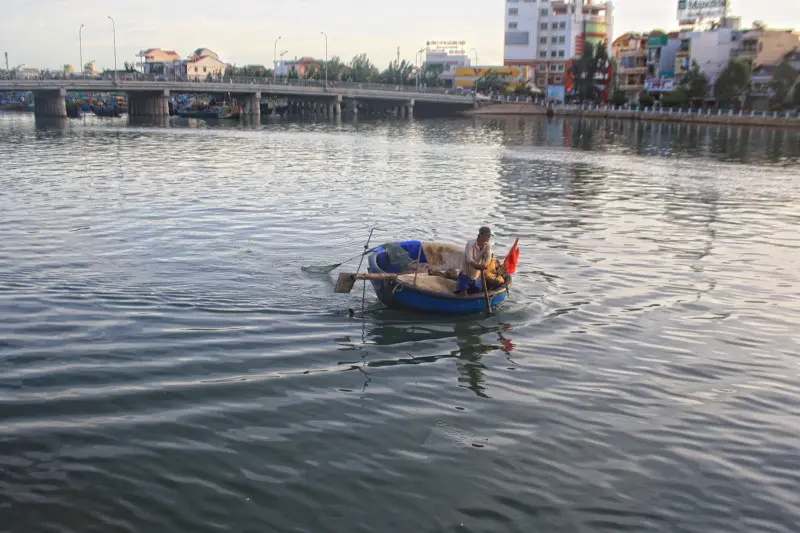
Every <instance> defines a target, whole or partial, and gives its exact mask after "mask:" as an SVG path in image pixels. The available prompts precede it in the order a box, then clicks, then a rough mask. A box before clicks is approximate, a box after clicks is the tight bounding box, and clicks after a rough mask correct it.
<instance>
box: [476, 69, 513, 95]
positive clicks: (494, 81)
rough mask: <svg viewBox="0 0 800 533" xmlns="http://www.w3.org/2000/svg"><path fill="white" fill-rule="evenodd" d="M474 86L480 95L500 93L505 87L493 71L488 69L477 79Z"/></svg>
mask: <svg viewBox="0 0 800 533" xmlns="http://www.w3.org/2000/svg"><path fill="white" fill-rule="evenodd" d="M476 85H477V88H478V92H480V93H485V92H489V93H494V92H500V91H502V90H503V89H504V88H505V86H506V82H505V80H503V78H502V76H500V74H499V73H498V72H497V71H496V70H495V69H489V70H487V71H486V72H484V74H483V76H481V77H480V78H478V81H477V82H476Z"/></svg>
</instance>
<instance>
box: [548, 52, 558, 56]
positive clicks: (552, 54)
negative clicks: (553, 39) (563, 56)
mask: <svg viewBox="0 0 800 533" xmlns="http://www.w3.org/2000/svg"><path fill="white" fill-rule="evenodd" d="M550 57H558V52H556V51H555V50H553V51H552V52H550Z"/></svg>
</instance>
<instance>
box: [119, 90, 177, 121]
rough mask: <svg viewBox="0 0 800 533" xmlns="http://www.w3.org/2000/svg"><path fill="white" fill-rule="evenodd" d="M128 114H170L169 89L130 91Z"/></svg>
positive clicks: (137, 115) (155, 115) (136, 115)
mask: <svg viewBox="0 0 800 533" xmlns="http://www.w3.org/2000/svg"><path fill="white" fill-rule="evenodd" d="M128 116H131V117H163V116H169V91H168V90H164V91H158V92H134V93H128Z"/></svg>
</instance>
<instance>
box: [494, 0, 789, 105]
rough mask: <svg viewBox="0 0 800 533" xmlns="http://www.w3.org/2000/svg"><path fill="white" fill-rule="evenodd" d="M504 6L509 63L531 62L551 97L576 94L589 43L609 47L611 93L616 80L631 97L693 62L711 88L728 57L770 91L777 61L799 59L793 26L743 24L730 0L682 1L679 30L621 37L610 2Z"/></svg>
mask: <svg viewBox="0 0 800 533" xmlns="http://www.w3.org/2000/svg"><path fill="white" fill-rule="evenodd" d="M698 6H699V7H698ZM504 9H505V19H504V23H505V43H504V61H503V62H504V65H505V66H506V67H513V66H524V67H528V68H529V69H530V72H531V83H532V84H533V86H534V87H536V88H539V89H541V90H544V91H546V93H547V96H548V97H549V98H550V99H554V100H565V99H567V97H568V96H569V95H570V93H571V92H572V85H573V84H572V77H571V75H570V71H571V67H572V64H573V61H574V59H575V58H577V57H580V56H581V54H582V53H583V50H584V47H585V46H586V44H587V43H591V44H592V45H593V46H594V47H597V46H606V47H607V48H608V51H609V56H611V57H613V58H614V60H615V64H616V66H617V68H616V72H614V73H613V75H612V76H608V77H607V78H608V80H607V81H605V83H606V89H607V90H606V94H609V93H610V92H611V89H612V87H609V85H611V84H615V87H613V88H615V89H619V90H622V91H624V92H625V93H626V95H627V96H628V98H629V99H630V100H631V101H635V100H636V99H637V98H638V96H639V95H640V94H642V93H643V92H649V93H653V94H655V95H656V96H657V95H658V94H660V93H663V92H668V91H671V90H672V89H673V87H675V86H676V85H677V84H678V83H679V82H680V79H681V77H682V76H683V75H684V74H685V73H686V72H687V71H688V70H689V69H690V68H691V65H692V64H693V62H696V63H697V64H698V65H699V67H700V69H701V70H702V71H703V72H704V73H705V74H706V76H707V77H708V78H709V81H710V83H711V85H712V86H713V84H714V82H715V81H716V79H717V78H718V77H719V75H720V73H721V72H722V71H723V69H724V68H725V66H726V65H727V64H728V62H729V61H730V60H731V59H737V60H742V61H745V62H746V63H747V64H748V65H749V66H750V68H751V72H752V75H753V77H752V83H753V92H754V93H755V94H759V92H760V93H762V94H766V91H767V87H768V85H769V81H770V79H771V73H772V72H773V71H774V69H775V68H776V67H777V65H778V64H779V63H780V62H781V61H782V60H783V59H784V58H785V57H787V55H791V54H793V53H794V54H795V56H794V57H795V59H794V60H795V61H796V60H797V55H800V36H799V35H798V34H797V33H796V32H794V31H793V30H773V29H767V28H765V27H763V26H762V25H754V27H753V28H749V29H743V28H741V20H740V19H738V18H736V17H730V16H728V0H706V1H704V2H699V3H698V2H695V3H691V2H687V1H686V0H679V2H678V19H679V23H680V25H681V28H682V29H681V31H675V32H664V31H658V30H656V31H651V32H646V33H636V32H629V33H625V34H623V35H621V36H620V37H618V38H616V39H613V31H614V24H613V21H614V6H613V3H612V2H610V1H606V0H506V1H505V3H504ZM712 96H713V95H712Z"/></svg>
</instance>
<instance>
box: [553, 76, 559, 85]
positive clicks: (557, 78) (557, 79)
mask: <svg viewBox="0 0 800 533" xmlns="http://www.w3.org/2000/svg"><path fill="white" fill-rule="evenodd" d="M553 81H555V82H556V83H561V76H556V77H555V78H553Z"/></svg>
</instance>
